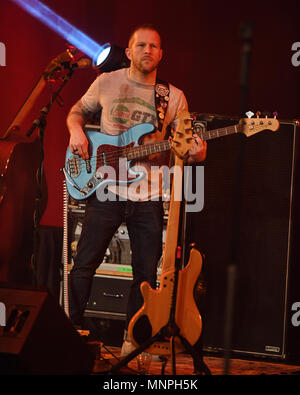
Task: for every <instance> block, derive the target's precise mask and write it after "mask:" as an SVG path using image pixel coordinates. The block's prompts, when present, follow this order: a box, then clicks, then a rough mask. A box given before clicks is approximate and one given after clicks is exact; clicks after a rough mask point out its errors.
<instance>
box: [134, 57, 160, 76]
mask: <svg viewBox="0 0 300 395" xmlns="http://www.w3.org/2000/svg"><path fill="white" fill-rule="evenodd" d="M132 63H133V65H134V67H135V68H136V69H137V70H139V71H140V72H141V73H143V74H145V75H147V74H150V73H152V72H153V71H154V70H156V69H157V66H158V63H153V62H152V63H151V66H149V67H144V66H143V60H140V61H138V62H137V61H135V60H133V61H132Z"/></svg>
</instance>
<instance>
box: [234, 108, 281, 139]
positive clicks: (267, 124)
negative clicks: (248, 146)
mask: <svg viewBox="0 0 300 395" xmlns="http://www.w3.org/2000/svg"><path fill="white" fill-rule="evenodd" d="M246 115H247V118H242V119H240V121H239V128H240V131H241V132H242V133H244V134H245V135H246V136H247V137H250V136H252V135H254V134H256V133H259V132H262V131H263V130H271V131H273V132H276V131H277V130H278V129H279V126H280V123H279V121H278V119H277V113H273V116H274V118H268V117H265V118H260V115H261V113H260V112H259V111H258V112H257V113H256V118H252V117H253V115H254V113H253V112H251V111H248V112H246Z"/></svg>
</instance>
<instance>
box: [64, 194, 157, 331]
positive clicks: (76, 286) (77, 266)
mask: <svg viewBox="0 0 300 395" xmlns="http://www.w3.org/2000/svg"><path fill="white" fill-rule="evenodd" d="M123 222H125V223H126V225H127V229H128V234H129V239H130V247H131V252H132V274H133V281H132V284H131V288H130V292H129V298H128V306H127V316H126V328H127V327H128V323H129V321H130V319H131V317H132V316H133V315H134V314H135V313H136V312H137V311H138V310H139V309H140V307H141V306H142V304H143V298H142V295H141V292H140V284H141V283H142V282H143V281H147V282H148V283H149V284H150V285H151V286H152V287H153V288H156V273H157V264H158V261H159V259H160V257H161V255H162V231H163V203H162V202H161V201H147V202H133V201H129V200H128V201H105V202H100V201H98V199H97V198H96V196H95V197H92V198H91V199H90V200H89V201H88V203H87V207H86V213H85V218H84V222H83V226H82V232H81V235H80V239H79V242H78V246H77V255H76V258H75V260H74V266H73V268H72V270H71V272H70V284H69V291H70V319H71V321H72V322H73V323H74V324H76V325H80V324H81V323H82V318H83V313H84V310H85V307H86V304H87V301H88V299H89V296H90V292H91V286H92V281H93V276H94V274H95V271H96V269H97V268H98V266H99V262H102V261H103V258H104V255H105V252H106V249H107V247H108V245H109V243H110V241H111V239H112V237H113V235H114V234H115V232H116V231H117V229H118V228H119V226H120V225H121V224H122V223H123Z"/></svg>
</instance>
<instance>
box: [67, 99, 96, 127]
mask: <svg viewBox="0 0 300 395" xmlns="http://www.w3.org/2000/svg"><path fill="white" fill-rule="evenodd" d="M89 115H90V112H89V111H88V110H86V109H85V108H84V107H83V105H82V103H81V102H80V101H79V102H77V103H76V104H75V105H74V106H73V107H72V108H71V110H70V112H69V114H68V116H67V127H68V129H69V132H70V134H71V133H72V131H76V130H82V129H83V127H84V125H85V123H86V121H87V118H88V116H89Z"/></svg>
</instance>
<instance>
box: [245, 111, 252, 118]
mask: <svg viewBox="0 0 300 395" xmlns="http://www.w3.org/2000/svg"><path fill="white" fill-rule="evenodd" d="M246 115H247V117H248V118H252V117H253V115H254V112H252V111H247V112H246Z"/></svg>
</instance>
